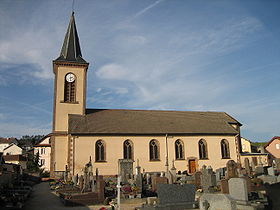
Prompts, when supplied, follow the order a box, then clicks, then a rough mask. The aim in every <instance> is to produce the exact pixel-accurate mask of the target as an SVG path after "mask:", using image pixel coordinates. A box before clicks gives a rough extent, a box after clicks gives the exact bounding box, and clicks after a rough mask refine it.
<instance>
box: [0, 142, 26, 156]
mask: <svg viewBox="0 0 280 210" xmlns="http://www.w3.org/2000/svg"><path fill="white" fill-rule="evenodd" d="M22 154H23V150H22V148H21V147H19V146H17V145H16V144H14V143H12V144H10V145H9V146H8V147H6V148H5V149H4V151H3V155H22Z"/></svg>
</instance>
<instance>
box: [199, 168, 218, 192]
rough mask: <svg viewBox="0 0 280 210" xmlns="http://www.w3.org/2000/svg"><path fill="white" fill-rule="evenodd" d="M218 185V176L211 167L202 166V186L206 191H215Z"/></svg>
mask: <svg viewBox="0 0 280 210" xmlns="http://www.w3.org/2000/svg"><path fill="white" fill-rule="evenodd" d="M215 186H216V176H215V174H214V172H213V169H212V168H211V167H208V168H206V166H205V165H204V166H202V169H201V188H202V190H203V192H204V193H209V192H214V187H215Z"/></svg>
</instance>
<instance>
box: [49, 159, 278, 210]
mask: <svg viewBox="0 0 280 210" xmlns="http://www.w3.org/2000/svg"><path fill="white" fill-rule="evenodd" d="M133 164H134V162H133V161H132V160H126V159H119V160H118V165H119V174H118V175H116V176H106V177H105V176H104V177H103V176H101V175H99V174H98V169H96V170H95V171H93V166H92V163H91V159H90V161H89V162H88V163H87V164H86V165H85V167H84V170H83V172H84V173H83V175H80V176H78V175H76V176H75V177H69V175H68V174H67V173H65V174H64V177H62V179H61V180H57V181H56V182H52V183H50V187H51V189H53V190H55V192H56V194H57V196H58V197H59V198H60V199H61V201H62V202H63V203H64V205H65V206H74V205H96V204H101V205H104V209H121V206H122V202H125V201H127V200H130V201H131V202H132V203H133V200H137V199H138V200H139V199H141V200H142V204H141V205H139V206H137V207H135V209H139V210H140V209H141V210H154V209H163V210H169V209H170V210H171V209H172V210H174V209H175V210H181V209H201V210H207V209H209V210H210V209H211V210H214V209H216V210H218V209H224V210H227V209H228V210H231V209H233V210H234V209H236V210H237V209H246V210H247V209H248V210H258V209H275V210H276V209H279V208H280V202H279V199H278V198H277V195H278V194H279V192H280V175H279V169H277V168H275V167H273V166H270V167H268V166H266V167H264V166H262V165H261V164H260V165H257V166H254V167H252V166H250V165H246V164H245V168H242V167H240V165H239V164H237V163H236V162H235V161H233V160H229V161H228V162H227V164H226V166H225V167H224V168H219V169H217V170H215V171H213V169H212V168H211V166H205V165H204V166H202V168H201V169H200V170H199V171H197V172H195V173H193V174H191V175H189V174H187V173H185V172H181V171H177V170H176V167H175V165H174V161H173V166H172V168H171V169H170V170H169V171H161V172H145V169H142V168H141V166H140V165H139V161H137V163H136V166H135V167H133Z"/></svg>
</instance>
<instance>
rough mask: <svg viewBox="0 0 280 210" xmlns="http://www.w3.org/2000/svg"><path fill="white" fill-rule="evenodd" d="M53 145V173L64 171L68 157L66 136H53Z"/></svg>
mask: <svg viewBox="0 0 280 210" xmlns="http://www.w3.org/2000/svg"><path fill="white" fill-rule="evenodd" d="M54 143H55V149H54V156H55V160H54V163H53V164H54V171H64V170H65V165H67V157H68V136H55V137H54Z"/></svg>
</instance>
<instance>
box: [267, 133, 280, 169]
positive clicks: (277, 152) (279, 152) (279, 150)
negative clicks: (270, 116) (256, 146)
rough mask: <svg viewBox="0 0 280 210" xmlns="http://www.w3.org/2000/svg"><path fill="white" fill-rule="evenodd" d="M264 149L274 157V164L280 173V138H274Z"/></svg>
mask: <svg viewBox="0 0 280 210" xmlns="http://www.w3.org/2000/svg"><path fill="white" fill-rule="evenodd" d="M264 149H265V150H266V151H267V152H269V154H270V155H271V156H272V160H273V163H274V165H275V166H276V168H277V170H278V171H279V172H280V136H274V137H273V138H272V139H271V140H270V141H269V142H267V143H266V144H265V145H264Z"/></svg>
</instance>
